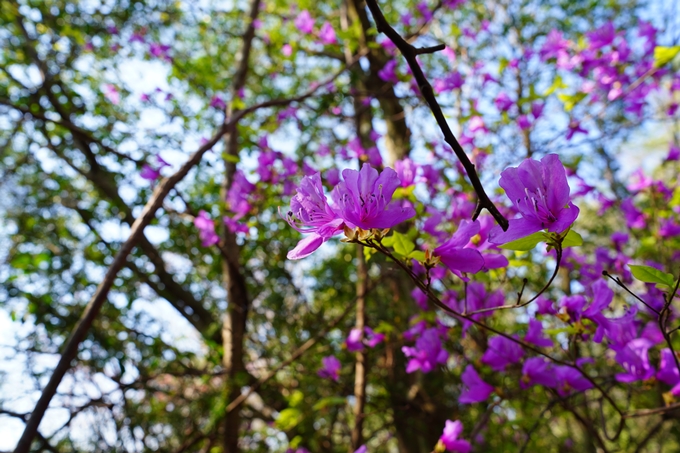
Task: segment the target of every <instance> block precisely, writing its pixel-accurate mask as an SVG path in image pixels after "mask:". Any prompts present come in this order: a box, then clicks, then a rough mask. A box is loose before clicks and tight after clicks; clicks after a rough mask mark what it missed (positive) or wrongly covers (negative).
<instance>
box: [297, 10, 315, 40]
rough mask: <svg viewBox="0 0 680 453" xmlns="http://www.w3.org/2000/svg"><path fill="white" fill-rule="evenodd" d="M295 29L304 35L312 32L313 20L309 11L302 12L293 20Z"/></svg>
mask: <svg viewBox="0 0 680 453" xmlns="http://www.w3.org/2000/svg"><path fill="white" fill-rule="evenodd" d="M295 27H296V28H297V29H298V30H300V32H301V33H304V34H305V35H308V34H310V33H311V32H313V31H314V19H313V18H312V16H311V14H309V11H307V10H304V11H302V12H301V13H300V14H298V17H297V18H296V19H295Z"/></svg>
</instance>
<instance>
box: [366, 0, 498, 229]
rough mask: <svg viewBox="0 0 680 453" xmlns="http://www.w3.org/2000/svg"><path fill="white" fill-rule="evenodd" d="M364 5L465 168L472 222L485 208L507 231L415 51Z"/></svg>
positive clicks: (374, 6)
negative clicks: (474, 202)
mask: <svg viewBox="0 0 680 453" xmlns="http://www.w3.org/2000/svg"><path fill="white" fill-rule="evenodd" d="M366 5H367V6H368V8H369V9H370V10H371V13H372V14H373V19H374V20H375V23H376V26H377V29H378V31H379V32H382V33H385V35H386V36H387V37H388V38H389V39H390V41H392V42H393V43H394V45H395V46H397V48H398V49H399V50H400V51H401V53H402V55H403V56H404V58H405V59H406V62H407V63H408V65H409V67H410V68H411V72H412V73H413V77H415V79H416V82H417V83H418V88H419V89H420V92H421V94H422V95H423V98H424V99H425V101H426V102H427V104H428V106H429V107H430V110H431V111H432V114H433V115H434V117H435V119H436V120H437V124H438V125H439V128H440V129H441V131H442V133H443V134H444V140H445V141H446V143H448V144H449V145H450V146H451V148H452V149H453V151H454V153H456V157H457V158H458V160H459V161H460V163H461V164H462V165H463V167H464V168H465V171H466V173H467V175H468V178H469V179H470V184H472V187H473V188H474V190H475V193H476V194H477V208H476V209H475V213H474V214H473V216H472V218H473V220H474V219H476V218H477V217H478V216H479V214H480V213H481V211H482V209H486V210H487V211H489V213H490V214H491V215H492V216H493V218H494V219H495V220H496V222H497V223H498V224H499V225H500V226H501V228H503V230H504V231H505V230H507V229H508V220H507V219H506V218H505V216H503V214H501V212H500V211H499V210H498V208H496V205H495V204H494V203H493V202H492V201H491V199H490V198H489V196H488V195H487V194H486V191H485V190H484V186H483V185H482V183H481V181H480V180H479V175H477V170H476V169H475V166H474V164H473V163H472V162H471V161H470V159H469V158H468V156H467V154H465V151H464V150H463V147H462V146H461V145H460V143H459V142H458V140H457V139H456V137H455V136H454V135H453V131H451V128H450V127H449V124H448V122H447V121H446V117H445V116H444V112H443V111H442V109H441V106H440V105H439V102H437V98H436V97H435V95H434V91H433V90H432V85H430V82H429V81H428V80H427V77H425V74H424V73H423V70H422V68H421V67H420V64H419V63H418V60H417V58H416V57H417V56H418V51H417V49H416V48H415V47H414V46H412V45H411V44H409V43H408V42H407V41H406V40H405V39H404V38H403V37H402V36H401V35H400V34H399V33H398V32H397V31H396V30H395V29H394V28H392V26H391V25H390V24H389V23H388V22H387V19H385V16H384V15H383V13H382V11H381V10H380V7H379V6H378V2H377V0H366Z"/></svg>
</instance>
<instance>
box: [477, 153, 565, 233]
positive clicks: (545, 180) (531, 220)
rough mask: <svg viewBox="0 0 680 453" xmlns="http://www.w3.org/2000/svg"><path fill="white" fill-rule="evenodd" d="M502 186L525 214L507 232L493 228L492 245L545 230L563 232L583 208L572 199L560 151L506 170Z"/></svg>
mask: <svg viewBox="0 0 680 453" xmlns="http://www.w3.org/2000/svg"><path fill="white" fill-rule="evenodd" d="M500 185H501V187H502V188H503V189H505V193H506V194H507V196H508V197H509V198H510V200H512V202H513V204H514V205H515V208H516V209H517V210H518V211H519V213H520V214H521V217H520V218H518V219H511V220H510V226H509V227H508V230H507V231H505V232H503V231H502V230H501V228H500V226H496V227H495V228H494V229H493V230H491V233H490V234H489V242H491V243H492V244H505V243H506V242H510V241H514V240H516V239H519V238H522V237H525V236H529V235H530V234H533V233H536V232H538V231H541V230H543V229H547V230H548V231H550V232H555V233H562V232H563V231H564V230H566V229H567V228H569V227H570V226H571V224H572V223H574V220H576V217H578V214H579V209H578V208H577V207H576V206H574V204H573V203H572V202H571V201H569V184H568V183H567V174H566V172H565V170H564V166H563V165H562V162H560V159H559V157H558V156H557V154H548V155H547V156H545V157H544V158H543V159H541V161H540V162H538V161H535V160H533V159H526V160H525V161H524V162H522V163H521V164H520V165H519V167H510V168H507V169H505V170H504V171H503V173H501V179H500Z"/></svg>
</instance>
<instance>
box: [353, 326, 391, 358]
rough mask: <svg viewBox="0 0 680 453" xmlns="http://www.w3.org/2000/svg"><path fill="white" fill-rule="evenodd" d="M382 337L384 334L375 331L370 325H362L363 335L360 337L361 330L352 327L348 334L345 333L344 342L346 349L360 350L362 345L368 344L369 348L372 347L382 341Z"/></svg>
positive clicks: (362, 347)
mask: <svg viewBox="0 0 680 453" xmlns="http://www.w3.org/2000/svg"><path fill="white" fill-rule="evenodd" d="M384 339H385V334H382V333H376V332H375V331H374V330H373V329H371V328H370V327H364V336H363V338H362V335H361V330H359V329H356V328H354V329H352V330H350V331H349V335H347V340H345V344H346V345H347V350H348V351H349V352H357V351H362V350H363V349H364V345H366V346H368V347H369V348H374V347H376V346H377V345H378V344H380V343H382V341H383V340H384Z"/></svg>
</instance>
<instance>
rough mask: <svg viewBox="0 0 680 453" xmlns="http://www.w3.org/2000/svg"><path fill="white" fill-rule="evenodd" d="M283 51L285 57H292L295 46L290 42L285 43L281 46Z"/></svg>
mask: <svg viewBox="0 0 680 453" xmlns="http://www.w3.org/2000/svg"><path fill="white" fill-rule="evenodd" d="M281 53H282V54H283V56H284V57H290V56H291V55H292V54H293V47H291V45H290V44H284V45H283V47H282V48H281Z"/></svg>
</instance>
